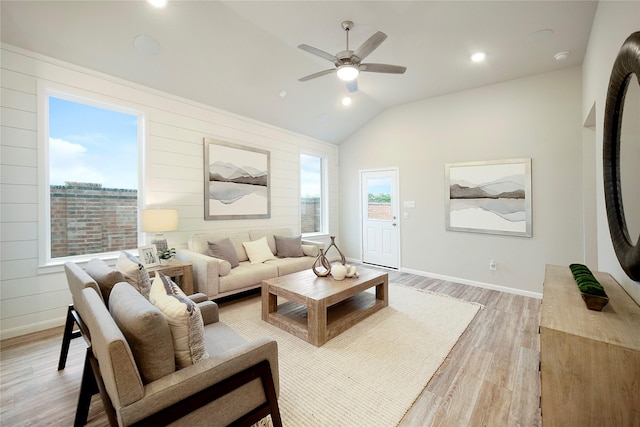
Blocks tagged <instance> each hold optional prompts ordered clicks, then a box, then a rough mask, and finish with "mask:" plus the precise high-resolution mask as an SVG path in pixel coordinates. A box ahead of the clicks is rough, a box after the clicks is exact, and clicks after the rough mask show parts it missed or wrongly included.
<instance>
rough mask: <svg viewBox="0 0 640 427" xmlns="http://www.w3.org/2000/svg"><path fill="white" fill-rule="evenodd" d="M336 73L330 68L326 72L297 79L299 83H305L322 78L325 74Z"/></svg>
mask: <svg viewBox="0 0 640 427" xmlns="http://www.w3.org/2000/svg"><path fill="white" fill-rule="evenodd" d="M335 71H336V69H335V68H330V69H328V70H323V71H318V72H317V73H313V74H309V75H308V76H304V77H300V78H299V79H298V81H299V82H306V81H307V80H311V79H315V78H316V77H322V76H324V75H327V74H331V73H334V72H335Z"/></svg>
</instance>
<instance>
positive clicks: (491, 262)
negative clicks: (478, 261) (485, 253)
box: [489, 260, 496, 271]
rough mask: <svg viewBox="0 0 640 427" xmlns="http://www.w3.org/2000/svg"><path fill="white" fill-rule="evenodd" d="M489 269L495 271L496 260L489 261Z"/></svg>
mask: <svg viewBox="0 0 640 427" xmlns="http://www.w3.org/2000/svg"><path fill="white" fill-rule="evenodd" d="M489 270H491V271H496V262H495V261H494V260H491V261H489Z"/></svg>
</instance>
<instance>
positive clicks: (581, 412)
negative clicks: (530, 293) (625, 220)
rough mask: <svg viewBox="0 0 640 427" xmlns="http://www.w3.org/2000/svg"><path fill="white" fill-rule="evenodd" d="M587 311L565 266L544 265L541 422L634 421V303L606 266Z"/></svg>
mask: <svg viewBox="0 0 640 427" xmlns="http://www.w3.org/2000/svg"><path fill="white" fill-rule="evenodd" d="M593 274H594V276H595V277H596V279H598V281H599V282H600V283H601V284H602V286H603V287H604V289H605V291H606V293H607V295H608V296H609V303H608V304H607V305H606V306H605V307H604V308H603V309H602V311H592V310H588V309H587V306H586V305H585V303H584V301H583V300H582V297H581V295H580V291H579V290H578V287H577V286H576V283H575V281H574V279H573V275H572V274H571V271H570V270H569V268H568V267H560V266H554V265H547V268H546V273H545V279H544V288H543V296H542V308H541V318H540V376H541V377H540V378H541V385H542V398H541V408H542V424H543V425H544V427H548V426H563V427H564V426H632V425H633V426H637V425H640V307H639V306H638V304H636V303H635V301H633V299H632V298H631V297H630V296H629V295H628V294H627V293H626V292H625V290H624V289H623V288H622V287H621V286H620V285H619V284H618V282H616V281H615V279H613V277H611V275H609V274H607V273H599V272H593Z"/></svg>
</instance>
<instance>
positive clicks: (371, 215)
mask: <svg viewBox="0 0 640 427" xmlns="http://www.w3.org/2000/svg"><path fill="white" fill-rule="evenodd" d="M360 182H361V190H360V193H361V200H362V203H361V206H362V208H361V209H362V261H363V262H365V263H368V264H375V265H381V266H384V267H391V268H398V266H399V258H400V256H399V244H398V240H399V237H398V236H399V222H398V197H397V194H398V171H397V170H396V169H389V170H376V171H362V172H361V175H360Z"/></svg>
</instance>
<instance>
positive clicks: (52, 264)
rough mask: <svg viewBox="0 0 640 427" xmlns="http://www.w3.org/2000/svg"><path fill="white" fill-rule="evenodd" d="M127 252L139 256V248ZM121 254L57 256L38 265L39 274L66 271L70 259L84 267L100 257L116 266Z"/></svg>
mask: <svg viewBox="0 0 640 427" xmlns="http://www.w3.org/2000/svg"><path fill="white" fill-rule="evenodd" d="M127 252H129V253H131V254H132V255H135V256H138V250H137V249H135V250H133V249H132V250H127ZM119 256H120V252H110V253H105V254H92V255H78V256H70V257H63V258H56V259H55V260H51V261H49V262H48V263H47V264H44V265H40V266H38V275H41V274H54V273H61V272H64V264H65V262H68V261H70V262H73V263H76V264H78V265H80V266H82V267H84V265H85V264H86V263H87V262H89V260H91V259H93V258H99V259H101V260H103V261H104V262H106V263H107V264H108V265H110V266H114V265H115V264H116V260H117V259H118V257H119Z"/></svg>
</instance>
